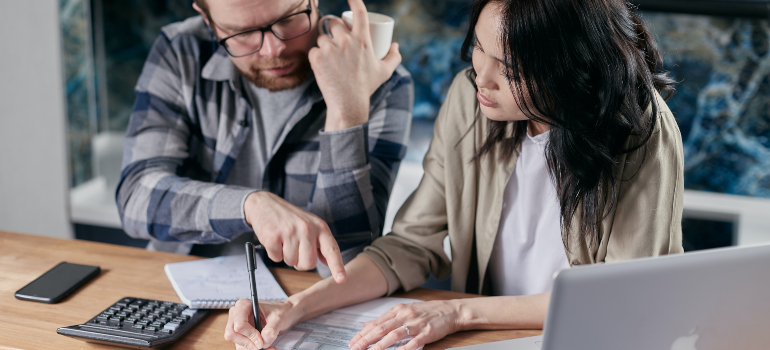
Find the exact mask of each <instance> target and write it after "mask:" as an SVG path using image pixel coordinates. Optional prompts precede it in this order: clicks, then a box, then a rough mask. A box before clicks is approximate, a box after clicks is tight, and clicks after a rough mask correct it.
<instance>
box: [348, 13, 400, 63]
mask: <svg viewBox="0 0 770 350" xmlns="http://www.w3.org/2000/svg"><path fill="white" fill-rule="evenodd" d="M367 14H368V15H369V32H370V34H371V36H372V47H373V48H374V56H376V57H377V58H378V59H383V58H385V56H387V55H388V52H389V51H390V44H391V43H392V42H393V26H394V24H395V21H394V20H393V18H391V17H390V16H386V15H383V14H380V13H375V12H367ZM342 20H343V21H345V24H347V26H348V28H352V27H353V12H351V11H345V12H343V13H342Z"/></svg>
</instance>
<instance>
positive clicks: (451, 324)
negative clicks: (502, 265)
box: [348, 300, 461, 350]
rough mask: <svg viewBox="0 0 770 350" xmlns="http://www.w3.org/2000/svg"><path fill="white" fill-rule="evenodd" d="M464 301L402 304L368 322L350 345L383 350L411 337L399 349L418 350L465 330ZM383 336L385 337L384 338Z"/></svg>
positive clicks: (357, 349) (357, 348) (353, 347)
mask: <svg viewBox="0 0 770 350" xmlns="http://www.w3.org/2000/svg"><path fill="white" fill-rule="evenodd" d="M460 316H461V315H460V301H459V300H441V301H426V302H421V303H420V302H417V303H412V304H399V305H396V306H394V307H393V308H392V309H390V310H388V311H387V312H385V313H384V314H383V315H382V316H380V317H378V318H377V319H376V320H374V321H371V322H367V323H366V324H364V329H362V330H361V331H360V332H358V334H356V335H355V336H354V337H353V339H352V340H351V341H350V343H349V344H348V345H349V346H350V349H351V350H365V349H366V347H367V346H369V344H374V345H372V347H371V348H369V350H383V349H386V348H388V347H389V346H391V345H393V344H395V343H396V342H397V341H399V340H401V339H403V338H405V337H407V330H406V328H404V325H406V326H407V327H408V328H409V334H408V336H411V337H414V339H412V340H410V341H409V342H408V343H407V344H406V345H404V346H402V347H400V348H399V349H398V350H415V349H418V348H419V347H421V346H423V345H425V344H428V343H432V342H434V341H437V340H439V339H441V338H443V337H445V336H447V335H449V334H452V333H454V332H457V331H459V330H461V325H460V322H459V321H460ZM380 338H382V339H380Z"/></svg>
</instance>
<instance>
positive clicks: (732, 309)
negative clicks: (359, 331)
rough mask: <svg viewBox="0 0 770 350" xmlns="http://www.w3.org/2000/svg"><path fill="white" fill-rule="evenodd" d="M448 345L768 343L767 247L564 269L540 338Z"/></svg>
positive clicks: (548, 349)
mask: <svg viewBox="0 0 770 350" xmlns="http://www.w3.org/2000/svg"><path fill="white" fill-rule="evenodd" d="M455 349H457V350H460V349H462V350H498V349H499V350H502V349H505V350H530V349H532V350H535V349H537V350H540V349H545V350H561V349H592V350H620V349H623V350H637V349H638V350H651V349H664V350H669V349H670V350H711V349H770V245H762V246H754V247H734V248H722V249H713V250H704V251H698V252H692V253H686V254H680V255H670V256H663V257H658V258H645V259H638V260H630V261H625V262H618V263H611V264H602V265H594V266H581V267H575V268H572V269H569V270H564V271H562V272H560V273H559V274H558V275H557V276H556V279H555V281H554V286H553V292H552V294H551V304H550V307H549V310H548V316H547V317H546V322H545V329H544V332H543V336H540V337H529V338H520V339H514V340H506V341H501V342H495V343H487V344H478V345H472V346H465V347H459V348H455Z"/></svg>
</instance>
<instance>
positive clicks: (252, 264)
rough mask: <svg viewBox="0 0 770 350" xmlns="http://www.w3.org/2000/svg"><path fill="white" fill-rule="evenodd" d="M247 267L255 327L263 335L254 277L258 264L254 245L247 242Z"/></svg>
mask: <svg viewBox="0 0 770 350" xmlns="http://www.w3.org/2000/svg"><path fill="white" fill-rule="evenodd" d="M246 265H247V266H248V270H249V287H250V288H251V311H252V312H254V326H255V328H256V329H257V331H259V333H262V322H261V321H260V319H259V297H258V296H257V281H256V278H255V277H254V271H256V269H257V263H256V261H255V260H254V245H253V244H252V243H251V242H246Z"/></svg>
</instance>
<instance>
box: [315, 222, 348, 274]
mask: <svg viewBox="0 0 770 350" xmlns="http://www.w3.org/2000/svg"><path fill="white" fill-rule="evenodd" d="M318 249H319V250H320V251H321V255H323V257H324V258H325V259H326V264H327V265H328V266H329V270H330V271H331V273H332V277H333V278H334V281H336V282H337V283H343V282H345V278H346V277H347V274H346V273H345V265H344V264H343V263H342V255H341V254H340V247H339V246H338V245H337V241H336V240H335V239H334V236H332V233H331V232H329V231H323V232H322V233H321V234H320V235H319V236H318Z"/></svg>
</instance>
